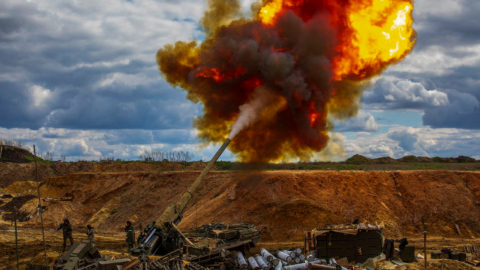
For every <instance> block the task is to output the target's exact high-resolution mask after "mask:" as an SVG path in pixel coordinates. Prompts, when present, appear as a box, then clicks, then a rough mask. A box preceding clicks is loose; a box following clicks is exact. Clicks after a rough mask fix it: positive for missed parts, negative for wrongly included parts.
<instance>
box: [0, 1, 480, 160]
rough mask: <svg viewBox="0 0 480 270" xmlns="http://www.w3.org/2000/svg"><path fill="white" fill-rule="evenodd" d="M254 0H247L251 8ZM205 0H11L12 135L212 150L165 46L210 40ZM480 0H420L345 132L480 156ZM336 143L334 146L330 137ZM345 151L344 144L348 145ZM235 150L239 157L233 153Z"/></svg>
mask: <svg viewBox="0 0 480 270" xmlns="http://www.w3.org/2000/svg"><path fill="white" fill-rule="evenodd" d="M251 2H252V0H244V1H243V6H244V9H245V14H246V16H248V10H249V6H250V4H251ZM205 7H206V4H205V1H200V0H157V1H149V0H133V1H126V0H102V1H91V0H88V1H77V0H70V1H62V0H1V1H0V138H6V139H15V140H20V141H22V142H23V143H25V144H28V145H33V144H36V145H37V147H38V148H39V151H40V152H47V151H49V152H54V153H55V156H56V157H55V158H58V157H59V156H60V155H65V156H67V158H68V159H69V160H78V159H98V158H99V157H101V156H108V155H110V156H114V157H115V158H120V159H137V158H138V156H139V155H140V154H141V153H142V152H143V151H145V150H147V151H149V150H162V151H171V150H188V151H190V152H194V153H195V155H196V157H195V159H203V160H208V159H210V157H211V156H212V155H213V153H214V151H215V149H216V148H215V146H207V147H205V148H201V147H200V146H199V144H198V141H197V140H196V132H195V130H193V129H191V126H192V120H193V118H194V117H195V116H198V115H199V114H201V112H202V107H201V105H198V104H193V103H191V102H189V101H188V100H187V99H186V98H185V93H184V92H183V91H181V90H180V89H174V88H172V87H171V86H169V85H168V84H167V83H166V82H165V81H164V79H163V78H162V76H160V74H159V72H158V69H157V67H156V63H155V53H156V51H157V50H158V49H159V48H161V47H163V45H165V44H168V43H172V42H174V41H176V40H194V39H196V40H201V39H202V38H203V33H202V31H201V28H200V27H199V24H198V21H199V20H200V18H201V16H202V13H203V10H204V9H205ZM478 14H480V1H478V0H416V1H415V10H414V18H415V24H414V27H415V29H416V30H417V32H418V37H417V45H416V47H415V49H414V51H413V53H412V54H410V55H409V56H407V58H406V59H405V60H404V61H403V62H402V63H400V64H398V65H396V66H391V67H390V68H389V69H388V70H387V71H386V72H385V73H383V74H382V75H381V76H380V77H377V78H375V79H374V82H373V83H372V87H371V88H370V89H369V90H368V91H366V92H365V94H364V96H363V108H362V110H361V111H360V113H359V115H358V116H357V117H356V118H353V119H350V120H348V121H345V122H337V123H336V132H337V133H336V134H332V137H333V138H334V140H333V141H335V142H336V144H337V145H340V146H343V148H344V149H345V152H344V153H343V154H340V155H337V156H334V158H336V159H345V158H346V157H348V156H351V155H354V154H362V155H366V156H370V157H378V156H391V157H397V158H398V157H402V156H404V155H409V154H413V155H423V156H458V155H467V156H472V157H475V158H477V159H480V16H478ZM329 151H333V150H332V149H329ZM337 152H338V151H337ZM223 159H225V160H233V159H234V156H233V155H231V154H230V153H226V154H224V155H223Z"/></svg>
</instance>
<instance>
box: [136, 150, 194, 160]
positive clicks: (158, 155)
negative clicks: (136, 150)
mask: <svg viewBox="0 0 480 270" xmlns="http://www.w3.org/2000/svg"><path fill="white" fill-rule="evenodd" d="M194 157H195V155H194V154H193V153H190V152H188V151H168V152H167V151H165V152H163V151H156V150H151V151H147V150H145V151H143V153H142V154H140V160H143V161H145V162H154V161H163V162H188V161H191V160H192V159H193V158H194Z"/></svg>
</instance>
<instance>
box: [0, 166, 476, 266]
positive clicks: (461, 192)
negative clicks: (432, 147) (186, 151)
mask: <svg viewBox="0 0 480 270" xmlns="http://www.w3.org/2000/svg"><path fill="white" fill-rule="evenodd" d="M120 165H122V164H117V165H115V166H110V167H107V166H106V165H103V167H102V166H100V167H99V166H97V167H95V168H94V170H93V171H94V172H90V173H70V174H67V175H64V176H60V177H49V178H46V179H45V180H44V181H43V182H42V183H41V186H40V191H41V194H42V198H43V199H46V198H60V197H73V198H74V199H73V201H71V202H69V201H64V202H43V201H42V204H43V205H44V206H46V209H47V210H46V212H45V213H44V223H45V225H46V228H47V229H46V238H47V253H48V254H47V256H48V260H49V262H50V263H52V262H53V259H54V258H56V257H58V256H59V254H60V253H61V243H62V240H61V233H60V232H54V231H53V228H55V227H56V226H58V224H59V223H61V222H62V220H63V219H64V218H69V219H70V220H71V221H72V223H73V225H74V230H75V232H76V234H75V235H74V237H75V239H76V240H81V239H84V238H85V237H86V235H85V225H87V224H91V225H93V226H94V227H95V228H96V230H97V232H98V233H99V235H98V237H97V243H98V245H99V249H100V251H101V252H102V254H110V255H113V256H117V257H122V256H126V255H125V254H122V252H123V251H124V249H125V243H124V241H125V240H124V233H123V232H122V227H123V226H124V225H125V223H126V221H127V220H131V221H133V222H134V223H135V226H136V228H138V227H137V226H138V225H139V223H142V224H143V225H144V226H145V225H146V224H147V223H149V222H151V221H152V220H155V219H158V217H159V216H160V215H161V214H162V211H163V210H164V209H165V207H166V206H167V205H168V204H169V203H172V202H175V201H177V200H178V199H179V197H180V196H181V195H182V193H183V192H184V191H185V190H187V189H188V187H189V186H190V185H191V183H192V182H193V181H194V180H195V178H196V177H197V176H198V175H199V173H200V172H199V171H187V170H188V167H187V168H184V169H185V171H183V172H180V171H176V172H175V171H172V172H168V171H167V170H168V168H165V167H162V168H159V167H156V166H158V165H157V164H143V165H141V164H140V165H138V166H139V167H136V168H132V166H137V165H135V164H134V165H127V166H120ZM169 165H171V164H169ZM201 165H203V164H200V165H197V166H199V167H201ZM174 166H176V165H174ZM200 169H201V168H200ZM135 170H137V171H135ZM112 171H116V172H112ZM36 192H37V184H36V183H35V182H31V181H20V182H15V183H13V184H11V185H9V186H8V187H6V188H3V189H0V194H12V195H14V196H17V195H18V193H21V195H22V196H28V195H36ZM2 200H3V203H1V205H3V206H5V205H6V204H8V203H9V202H11V201H12V199H9V198H5V199H2ZM479 202H480V173H476V172H461V171H453V172H452V171H408V172H405V171H398V172H357V171H355V172H354V171H342V172H337V171H308V172H307V171H279V172H271V171H263V172H211V173H210V174H209V175H208V177H207V178H206V179H205V182H204V183H203V184H202V185H201V186H200V187H199V189H198V190H197V192H196V193H194V197H193V199H192V201H191V202H190V204H189V206H188V208H187V209H186V211H185V213H184V219H183V221H182V222H181V223H180V228H181V229H186V228H192V227H194V226H196V225H201V224H204V223H210V222H212V221H223V222H248V223H253V224H256V225H257V226H258V228H259V229H260V230H262V232H263V234H262V242H261V243H260V246H263V247H267V248H275V247H279V246H285V247H290V246H303V242H302V231H304V230H311V229H312V228H314V227H316V226H322V225H323V224H325V223H348V222H351V221H353V220H354V219H355V218H357V217H358V218H360V221H362V222H369V223H376V224H383V225H384V227H385V236H386V237H388V238H398V237H401V236H406V237H408V238H409V240H410V243H411V244H413V245H414V246H415V247H416V248H417V252H416V253H420V252H421V248H422V247H423V242H422V240H423V239H422V237H421V233H422V232H423V223H425V224H426V226H427V230H428V232H429V242H428V249H427V253H430V252H432V251H438V250H440V249H441V248H443V247H450V248H453V249H455V250H457V251H460V250H461V249H462V247H463V246H464V245H477V246H478V245H479V244H480V240H479V239H478V238H476V237H477V236H478V235H479V234H480V227H479V225H478V224H479V220H478V218H479V217H480V215H479V214H480V208H479V207H480V206H479ZM22 203H24V204H23V206H22V207H21V209H20V210H21V211H25V212H30V213H33V214H34V213H35V211H36V208H37V203H38V201H37V199H36V198H32V199H30V200H28V201H26V202H23V201H22ZM455 224H457V225H458V226H459V228H460V230H461V235H458V234H457V232H456V230H455ZM39 225H40V219H39V217H38V216H36V215H35V214H34V217H33V218H32V219H30V220H29V221H26V222H20V223H19V226H20V230H21V231H20V232H19V244H20V247H21V248H20V260H21V264H24V263H25V262H28V261H32V260H33V261H34V262H37V263H41V262H43V260H44V258H43V253H42V251H43V245H42V242H41V231H40V230H39V229H38V227H39ZM12 230H13V227H12V223H11V222H6V221H0V240H1V241H0V261H2V262H5V263H6V264H5V265H6V266H5V267H6V268H4V267H2V266H0V269H11V268H12V267H14V265H15V250H14V244H15V242H14V239H15V238H14V234H13V231H12ZM441 263H442V262H441V261H438V260H437V261H431V260H430V261H429V268H428V269H442V268H441V267H442V266H441ZM422 265H423V264H422V263H421V262H419V263H416V264H409V265H408V266H406V267H405V266H402V268H400V267H399V266H393V265H382V266H381V267H380V268H379V269H423V268H422ZM21 269H23V268H21ZM443 269H473V268H471V267H470V266H467V265H466V264H464V263H459V262H452V261H446V262H445V266H444V267H443Z"/></svg>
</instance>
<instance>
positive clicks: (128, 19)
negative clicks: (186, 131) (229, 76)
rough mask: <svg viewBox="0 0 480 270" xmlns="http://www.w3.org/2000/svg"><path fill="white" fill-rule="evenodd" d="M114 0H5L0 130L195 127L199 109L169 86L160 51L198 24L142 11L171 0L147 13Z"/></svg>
mask: <svg viewBox="0 0 480 270" xmlns="http://www.w3.org/2000/svg"><path fill="white" fill-rule="evenodd" d="M107 2H109V1H106V2H105V3H104V2H102V3H85V4H84V5H77V4H76V3H67V2H64V3H60V4H58V3H57V4H54V3H50V2H49V1H46V2H41V3H27V2H26V1H14V0H6V1H1V2H0V89H1V92H2V94H1V95H0V114H1V115H2V118H1V119H0V127H8V128H14V127H21V128H32V129H38V128H40V127H56V128H71V129H170V128H176V129H182V128H189V127H191V122H192V118H193V117H194V116H195V114H196V113H197V111H198V106H197V105H195V104H191V103H188V102H187V101H185V95H184V94H183V93H182V92H181V91H180V90H174V89H172V88H171V87H170V86H168V85H167V84H165V83H164V81H163V80H162V79H161V77H160V75H159V74H158V71H157V69H156V63H155V52H156V49H157V48H158V47H159V46H160V45H161V44H159V42H162V39H168V40H171V37H172V36H178V29H184V30H186V31H184V32H183V33H182V37H183V36H186V35H188V33H189V31H190V32H191V31H194V29H195V27H196V23H194V22H192V21H188V20H185V18H180V19H181V21H179V22H174V23H173V22H170V21H168V20H165V19H164V18H165V17H169V16H171V15H168V14H167V15H165V14H164V16H160V18H159V19H157V20H155V21H153V20H152V19H153V18H154V17H153V16H152V17H143V18H142V20H141V19H140V18H141V16H138V14H136V13H135V12H138V11H142V12H145V11H148V12H152V15H154V14H153V13H154V12H155V11H158V10H159V9H160V7H161V6H162V7H163V10H166V11H163V10H162V12H165V13H167V12H168V11H170V12H171V11H175V8H176V7H175V5H173V4H171V3H169V2H168V3H165V4H163V5H153V6H152V7H151V9H146V8H145V7H143V9H141V10H138V9H139V7H138V5H133V6H122V5H124V4H122V3H117V2H114V1H113V2H111V1H110V2H111V3H107ZM190 4H191V3H190ZM129 5H130V4H129ZM139 5H141V4H139ZM181 6H183V4H179V5H178V7H181ZM122 8H124V9H122ZM92 11H95V12H92ZM122 12H123V13H122ZM107 13H110V14H109V15H106V14H107ZM129 13H130V14H129ZM184 13H185V12H184ZM157 14H158V15H161V13H157ZM187 14H191V13H187ZM175 16H177V15H175ZM135 24H138V25H135ZM165 26H170V27H165ZM139 29H142V30H141V31H139ZM157 29H159V30H157ZM159 33H162V34H159ZM179 37H180V36H179ZM166 41H167V40H165V42H166Z"/></svg>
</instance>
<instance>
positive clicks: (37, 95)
mask: <svg viewBox="0 0 480 270" xmlns="http://www.w3.org/2000/svg"><path fill="white" fill-rule="evenodd" d="M30 91H31V93H32V104H33V106H35V107H40V106H42V105H44V104H45V102H47V101H48V99H49V98H50V94H51V91H50V90H49V89H46V88H43V87H42V86H40V85H32V86H31V87H30Z"/></svg>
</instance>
